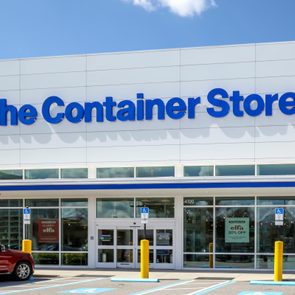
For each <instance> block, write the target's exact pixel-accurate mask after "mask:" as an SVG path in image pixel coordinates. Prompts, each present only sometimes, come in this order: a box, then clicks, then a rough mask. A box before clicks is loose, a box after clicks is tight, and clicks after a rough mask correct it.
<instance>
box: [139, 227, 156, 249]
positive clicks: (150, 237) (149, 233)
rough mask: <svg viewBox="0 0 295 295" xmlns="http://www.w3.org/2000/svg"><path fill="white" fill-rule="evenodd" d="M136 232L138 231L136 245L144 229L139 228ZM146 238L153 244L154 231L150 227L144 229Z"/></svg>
mask: <svg viewBox="0 0 295 295" xmlns="http://www.w3.org/2000/svg"><path fill="white" fill-rule="evenodd" d="M137 233H138V236H137V237H138V241H137V245H138V246H140V241H141V240H143V239H144V231H143V229H139V230H138V231H137ZM146 239H147V240H149V242H150V246H153V245H154V231H153V230H152V229H147V230H146Z"/></svg>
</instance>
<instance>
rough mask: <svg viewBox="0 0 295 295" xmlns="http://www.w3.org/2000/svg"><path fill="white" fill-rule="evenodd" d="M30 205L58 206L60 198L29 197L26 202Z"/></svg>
mask: <svg viewBox="0 0 295 295" xmlns="http://www.w3.org/2000/svg"><path fill="white" fill-rule="evenodd" d="M25 204H26V206H29V207H58V206H59V203H58V199H48V198H47V199H27V200H26V202H25Z"/></svg>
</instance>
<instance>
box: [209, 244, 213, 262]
mask: <svg viewBox="0 0 295 295" xmlns="http://www.w3.org/2000/svg"><path fill="white" fill-rule="evenodd" d="M212 252H213V243H209V253H211V254H209V268H213V254H212Z"/></svg>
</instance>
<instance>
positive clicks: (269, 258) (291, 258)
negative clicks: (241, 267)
mask: <svg viewBox="0 0 295 295" xmlns="http://www.w3.org/2000/svg"><path fill="white" fill-rule="evenodd" d="M294 265H295V255H284V256H283V266H284V269H292V270H294ZM257 268H259V269H271V270H273V269H274V255H257Z"/></svg>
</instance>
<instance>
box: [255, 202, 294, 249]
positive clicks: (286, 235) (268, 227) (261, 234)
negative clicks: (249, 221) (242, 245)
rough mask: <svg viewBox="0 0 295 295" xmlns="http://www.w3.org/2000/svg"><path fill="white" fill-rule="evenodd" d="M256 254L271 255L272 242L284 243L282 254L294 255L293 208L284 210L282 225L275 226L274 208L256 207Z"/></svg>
mask: <svg viewBox="0 0 295 295" xmlns="http://www.w3.org/2000/svg"><path fill="white" fill-rule="evenodd" d="M257 220H258V226H257V240H258V245H257V246H258V247H257V248H258V252H260V253H273V252H274V242H275V241H283V242H284V253H295V243H294V241H295V237H294V233H295V227H294V223H295V208H294V207H293V208H292V207H291V208H285V214H284V225H283V226H276V225H275V208H274V207H273V208H269V207H262V208H259V207H258V212H257Z"/></svg>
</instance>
